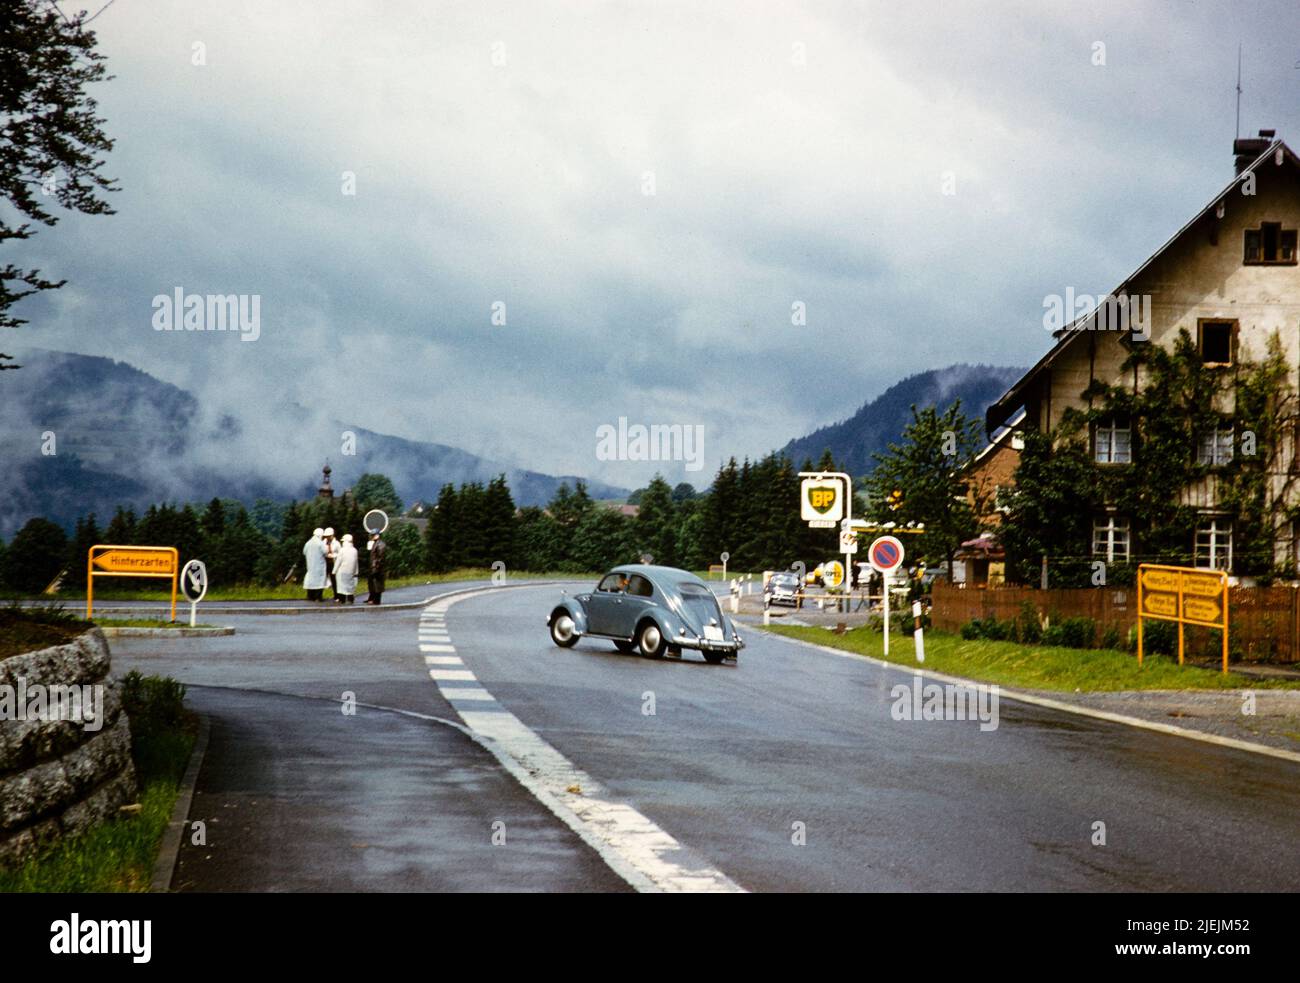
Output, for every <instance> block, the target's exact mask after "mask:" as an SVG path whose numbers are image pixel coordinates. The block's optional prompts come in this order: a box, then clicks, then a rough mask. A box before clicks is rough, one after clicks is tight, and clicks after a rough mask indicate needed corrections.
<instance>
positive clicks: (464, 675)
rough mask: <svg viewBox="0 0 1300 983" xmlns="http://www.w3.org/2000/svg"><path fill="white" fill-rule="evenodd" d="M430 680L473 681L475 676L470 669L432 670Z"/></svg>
mask: <svg viewBox="0 0 1300 983" xmlns="http://www.w3.org/2000/svg"><path fill="white" fill-rule="evenodd" d="M429 678H430V679H473V678H474V674H473V673H472V672H470V671H469V670H468V669H430V670H429Z"/></svg>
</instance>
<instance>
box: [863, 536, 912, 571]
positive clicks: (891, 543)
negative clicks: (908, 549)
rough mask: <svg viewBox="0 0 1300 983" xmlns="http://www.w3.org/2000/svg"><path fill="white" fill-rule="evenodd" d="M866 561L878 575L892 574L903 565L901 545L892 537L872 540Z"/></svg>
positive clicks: (880, 537)
mask: <svg viewBox="0 0 1300 983" xmlns="http://www.w3.org/2000/svg"><path fill="white" fill-rule="evenodd" d="M867 559H868V560H870V561H871V565H872V566H873V567H874V568H875V569H876V570H877V571H878V572H879V573H886V574H887V573H893V572H894V571H895V570H897V569H898V568H899V567H900V566H902V565H903V544H902V543H901V542H900V541H899V540H898V539H897V538H896V537H894V536H879V537H877V538H876V539H874V540H872V543H871V548H870V549H869V550H867Z"/></svg>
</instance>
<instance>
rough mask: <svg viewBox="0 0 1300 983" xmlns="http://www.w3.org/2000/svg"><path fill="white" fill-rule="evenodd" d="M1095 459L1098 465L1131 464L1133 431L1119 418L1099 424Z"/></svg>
mask: <svg viewBox="0 0 1300 983" xmlns="http://www.w3.org/2000/svg"><path fill="white" fill-rule="evenodd" d="M1093 443H1094V447H1095V449H1096V452H1095V455H1094V458H1095V460H1096V462H1097V463H1098V464H1129V463H1131V462H1132V460H1133V431H1132V430H1131V429H1130V427H1129V422H1128V420H1124V419H1120V418H1118V417H1116V418H1112V419H1109V420H1102V421H1101V422H1100V423H1098V424H1097V429H1096V440H1095V441H1094V442H1093Z"/></svg>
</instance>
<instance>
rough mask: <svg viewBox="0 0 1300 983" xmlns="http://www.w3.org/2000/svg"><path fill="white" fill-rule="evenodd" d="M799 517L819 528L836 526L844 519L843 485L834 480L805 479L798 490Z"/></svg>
mask: <svg viewBox="0 0 1300 983" xmlns="http://www.w3.org/2000/svg"><path fill="white" fill-rule="evenodd" d="M799 501H800V506H801V507H800V515H801V516H802V517H803V520H804V521H805V522H814V523H817V524H818V525H819V526H825V527H829V526H832V525H836V524H838V523H839V521H840V520H841V519H842V518H844V484H843V482H840V481H837V480H835V479H826V478H805V479H804V480H803V483H802V486H801V490H800V496H799Z"/></svg>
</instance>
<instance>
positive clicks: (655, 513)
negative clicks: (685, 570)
mask: <svg viewBox="0 0 1300 983" xmlns="http://www.w3.org/2000/svg"><path fill="white" fill-rule="evenodd" d="M610 511H613V510H610ZM632 541H633V546H634V549H635V550H636V552H637V554H638V556H640V555H642V554H649V555H650V556H652V557H653V558H654V560H653V562H654V563H657V564H659V565H660V566H668V567H672V566H676V565H677V509H676V506H674V505H673V490H672V488H671V487H669V485H668V482H666V481H664V479H663V478H662V477H661V476H660V475H655V476H654V480H653V481H651V482H650V484H649V485H647V486H646V489H645V491H644V492H643V493H642V495H641V505H640V509H639V511H638V512H637V516H636V518H635V519H634V520H633V521H632Z"/></svg>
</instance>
